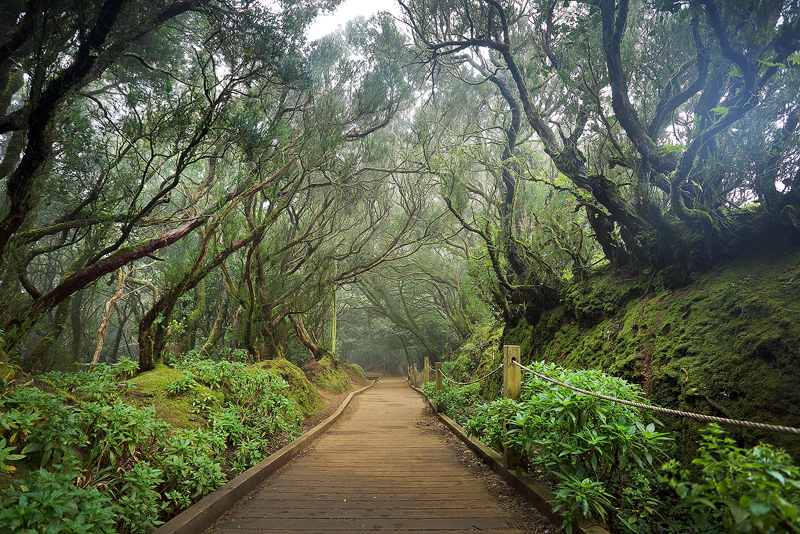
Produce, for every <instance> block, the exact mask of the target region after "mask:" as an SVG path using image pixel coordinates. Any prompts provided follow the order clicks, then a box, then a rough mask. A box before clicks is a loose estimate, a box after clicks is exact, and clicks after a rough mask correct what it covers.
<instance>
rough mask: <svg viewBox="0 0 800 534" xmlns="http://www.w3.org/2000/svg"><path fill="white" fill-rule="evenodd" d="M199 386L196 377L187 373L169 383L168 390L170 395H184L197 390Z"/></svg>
mask: <svg viewBox="0 0 800 534" xmlns="http://www.w3.org/2000/svg"><path fill="white" fill-rule="evenodd" d="M198 386H199V384H198V383H197V382H195V380H194V377H193V376H192V375H190V374H188V373H186V374H184V375H183V376H182V377H181V378H179V379H177V380H176V381H174V382H173V383H171V384H170V385H168V386H167V387H166V391H167V393H169V394H170V395H174V396H176V397H177V396H178V395H183V394H185V393H190V392H192V391H194V390H196V389H197V388H198Z"/></svg>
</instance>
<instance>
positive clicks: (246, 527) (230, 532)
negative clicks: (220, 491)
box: [215, 378, 522, 534]
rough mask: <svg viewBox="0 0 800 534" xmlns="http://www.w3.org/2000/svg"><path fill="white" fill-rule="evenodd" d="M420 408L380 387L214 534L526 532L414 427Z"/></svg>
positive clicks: (392, 388) (393, 384) (393, 386)
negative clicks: (513, 525) (513, 523)
mask: <svg viewBox="0 0 800 534" xmlns="http://www.w3.org/2000/svg"><path fill="white" fill-rule="evenodd" d="M424 408H425V404H424V402H423V401H422V399H421V398H420V396H419V395H418V394H417V393H415V392H414V391H412V390H411V389H410V388H409V387H408V386H407V385H406V383H405V381H404V380H402V379H399V378H388V379H383V380H381V381H380V382H378V383H377V384H376V385H375V386H374V387H372V388H371V389H369V390H368V391H366V392H364V393H362V394H361V395H360V396H358V397H357V398H356V399H354V403H353V404H352V405H351V406H350V407H349V408H348V411H347V412H345V414H344V415H343V416H342V418H341V419H340V420H339V421H338V422H337V423H336V424H335V425H334V426H333V427H331V429H330V430H329V431H328V432H327V433H326V434H325V435H324V436H322V437H321V438H320V439H319V440H318V441H317V442H316V444H315V445H314V446H313V448H312V449H311V450H310V451H309V452H307V453H306V454H305V455H304V456H303V457H301V458H300V459H299V460H297V461H296V462H295V463H294V464H293V465H291V466H290V467H288V468H287V469H285V470H284V471H283V472H282V473H280V474H279V475H278V476H277V477H275V478H273V479H272V480H271V481H269V482H268V483H267V484H266V485H265V486H264V487H262V489H261V490H260V492H259V493H258V494H257V495H256V496H255V498H253V500H251V501H250V502H248V503H247V504H246V505H245V506H243V507H241V508H239V509H237V510H235V511H234V512H232V514H231V516H230V517H229V518H227V519H226V520H225V522H224V523H223V524H222V525H221V526H220V527H219V528H218V529H217V530H216V531H215V533H216V534H248V533H253V534H255V533H256V532H291V533H293V534H300V533H312V532H346V531H349V532H353V531H365V530H366V531H382V532H397V531H403V532H422V531H424V532H426V533H428V534H433V533H452V534H454V533H458V532H465V531H469V530H483V531H488V532H491V533H494V534H522V531H520V530H515V529H513V528H511V527H510V526H509V524H508V522H507V521H506V519H505V517H504V516H505V512H504V511H503V510H502V509H501V508H500V507H499V506H498V505H497V504H495V502H494V499H493V497H492V495H491V494H490V493H489V492H488V491H487V490H486V489H485V488H484V485H483V483H482V482H481V481H480V480H479V479H478V478H476V477H475V476H474V475H472V474H471V473H470V472H469V471H468V470H467V469H465V468H464V467H463V466H461V465H460V464H459V463H458V462H457V460H456V458H455V456H454V455H453V453H452V451H451V449H450V448H449V447H448V446H447V445H446V444H444V443H443V442H442V441H441V440H440V439H439V438H438V437H437V436H436V435H433V434H430V433H427V434H426V433H424V432H423V431H422V429H421V428H419V426H418V425H417V423H418V422H419V421H421V420H422V418H423V411H424Z"/></svg>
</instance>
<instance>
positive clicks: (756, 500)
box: [664, 424, 800, 533]
mask: <svg viewBox="0 0 800 534" xmlns="http://www.w3.org/2000/svg"><path fill="white" fill-rule="evenodd" d="M701 434H702V438H703V441H702V442H701V444H700V449H699V457H698V458H696V459H695V460H693V462H692V463H694V464H696V465H699V466H701V467H702V473H701V477H700V481H699V482H690V481H689V477H688V473H687V472H686V471H681V470H680V469H679V465H678V463H677V462H676V461H675V460H672V461H670V462H668V463H666V464H665V465H664V469H665V470H666V471H667V472H668V473H669V474H670V477H669V483H670V485H671V486H672V487H673V488H675V491H676V492H677V494H678V496H679V497H680V498H681V499H684V500H685V502H686V505H687V506H691V509H692V512H693V513H694V515H695V518H696V521H697V526H698V527H699V528H701V527H703V526H704V525H705V523H706V521H707V519H708V517H709V516H711V517H715V518H719V519H721V520H722V524H723V525H724V526H725V528H726V530H727V531H728V532H762V533H766V532H800V469H798V467H797V466H795V465H793V464H792V459H791V457H790V456H789V455H788V454H786V453H785V452H784V451H782V450H780V449H775V448H773V447H772V446H771V445H766V444H761V445H758V446H756V447H753V448H752V449H743V448H740V447H737V446H736V444H735V442H734V441H733V440H732V439H730V438H728V437H725V432H724V431H723V430H722V429H721V428H720V427H719V426H718V425H715V424H712V425H710V426H709V428H707V429H706V430H704V431H702V433H701Z"/></svg>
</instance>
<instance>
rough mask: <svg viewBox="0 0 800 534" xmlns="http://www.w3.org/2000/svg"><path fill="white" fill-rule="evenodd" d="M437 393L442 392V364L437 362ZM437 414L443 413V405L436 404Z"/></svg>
mask: <svg viewBox="0 0 800 534" xmlns="http://www.w3.org/2000/svg"><path fill="white" fill-rule="evenodd" d="M436 391H442V362H436ZM435 408H436V412H437V413H441V412H442V411H443V410H444V406H442V404H441V403H439V402H437V403H436V406H435Z"/></svg>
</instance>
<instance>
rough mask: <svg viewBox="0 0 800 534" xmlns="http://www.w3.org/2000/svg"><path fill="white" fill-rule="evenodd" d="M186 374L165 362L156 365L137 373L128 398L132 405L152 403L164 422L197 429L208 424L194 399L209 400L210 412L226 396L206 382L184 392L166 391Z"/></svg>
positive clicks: (219, 404)
mask: <svg viewBox="0 0 800 534" xmlns="http://www.w3.org/2000/svg"><path fill="white" fill-rule="evenodd" d="M185 374H186V373H185V372H184V371H182V370H180V369H173V368H171V367H167V366H166V365H163V364H156V367H155V369H153V370H152V371H147V372H145V373H142V374H140V375H137V376H136V377H134V378H133V379H131V380H130V382H131V383H132V384H133V385H134V386H135V387H134V388H133V389H132V390H131V391H130V392H129V393H128V394H127V395H126V398H125V401H126V402H127V403H129V404H131V405H133V406H149V405H152V406H153V407H154V408H155V411H156V415H157V416H158V417H159V418H161V419H162V420H163V421H166V422H167V423H169V424H171V425H173V426H175V427H180V428H198V427H200V426H203V425H205V423H206V420H205V418H203V416H202V415H201V414H199V413H195V412H196V410H195V406H193V401H195V403H196V401H197V399H209V400H210V401H211V402H210V404H211V406H210V411H211V412H213V411H216V410H217V409H219V408H220V407H221V406H222V404H223V403H224V401H225V397H224V395H223V394H222V393H221V392H219V391H214V390H212V389H210V388H207V387H205V386H203V385H200V384H197V387H196V388H195V389H194V390H193V391H192V392H191V393H187V394H182V395H172V394H170V393H168V392H167V388H168V386H170V385H171V384H172V383H174V382H175V381H177V380H180V379H181V378H183V377H184V375H185Z"/></svg>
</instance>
